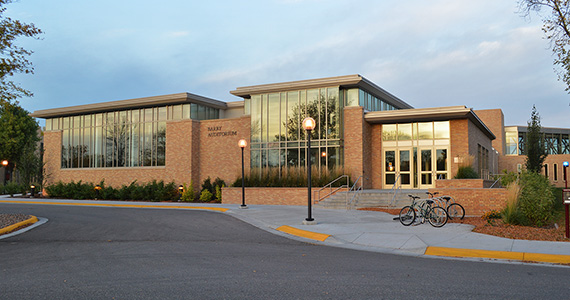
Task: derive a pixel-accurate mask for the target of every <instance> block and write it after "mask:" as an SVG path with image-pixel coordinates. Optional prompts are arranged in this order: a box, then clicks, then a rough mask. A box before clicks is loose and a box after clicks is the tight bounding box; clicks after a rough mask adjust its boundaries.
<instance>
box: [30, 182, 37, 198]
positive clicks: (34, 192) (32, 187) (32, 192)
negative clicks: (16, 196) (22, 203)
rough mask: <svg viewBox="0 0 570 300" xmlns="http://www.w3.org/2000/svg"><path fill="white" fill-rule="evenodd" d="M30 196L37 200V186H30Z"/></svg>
mask: <svg viewBox="0 0 570 300" xmlns="http://www.w3.org/2000/svg"><path fill="white" fill-rule="evenodd" d="M30 196H31V197H32V198H35V197H36V186H35V185H33V184H32V185H30Z"/></svg>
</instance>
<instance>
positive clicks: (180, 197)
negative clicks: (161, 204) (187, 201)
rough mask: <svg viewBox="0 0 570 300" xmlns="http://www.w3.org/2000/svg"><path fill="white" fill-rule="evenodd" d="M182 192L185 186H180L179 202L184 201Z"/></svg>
mask: <svg viewBox="0 0 570 300" xmlns="http://www.w3.org/2000/svg"><path fill="white" fill-rule="evenodd" d="M182 193H184V186H183V185H179V186H178V202H180V201H182Z"/></svg>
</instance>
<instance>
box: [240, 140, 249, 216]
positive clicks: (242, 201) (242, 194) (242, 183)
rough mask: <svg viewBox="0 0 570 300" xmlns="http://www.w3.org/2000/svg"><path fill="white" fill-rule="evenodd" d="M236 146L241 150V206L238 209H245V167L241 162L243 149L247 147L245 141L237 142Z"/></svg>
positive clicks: (242, 161)
mask: <svg viewBox="0 0 570 300" xmlns="http://www.w3.org/2000/svg"><path fill="white" fill-rule="evenodd" d="M238 146H239V147H240V148H241V205H240V207H239V208H247V205H245V171H244V169H245V167H244V160H243V149H245V147H246V146H247V141H246V140H244V139H241V140H239V142H238Z"/></svg>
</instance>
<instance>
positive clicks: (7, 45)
mask: <svg viewBox="0 0 570 300" xmlns="http://www.w3.org/2000/svg"><path fill="white" fill-rule="evenodd" d="M12 1H13V0H0V103H1V102H17V101H16V99H17V98H19V97H22V96H26V97H29V96H32V93H31V92H30V91H28V90H25V89H23V88H22V87H20V86H19V85H18V84H17V83H14V82H13V81H11V80H9V77H11V76H14V75H15V74H18V73H24V74H32V73H33V72H34V68H33V66H32V63H31V62H30V61H29V60H28V59H27V57H28V56H30V55H31V54H32V51H29V50H26V49H24V48H22V47H19V46H17V45H15V44H14V42H15V40H16V39H17V38H18V37H20V36H25V37H32V38H37V36H38V35H39V34H41V33H42V31H41V30H40V29H38V28H37V27H35V26H34V24H25V23H22V22H20V21H18V20H12V19H11V18H8V17H5V16H4V12H5V11H6V8H5V7H4V6H5V5H6V4H9V3H12Z"/></svg>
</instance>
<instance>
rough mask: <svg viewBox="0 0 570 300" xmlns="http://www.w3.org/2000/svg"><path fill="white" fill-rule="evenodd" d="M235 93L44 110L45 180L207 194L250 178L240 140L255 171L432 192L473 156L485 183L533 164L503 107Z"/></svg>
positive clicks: (349, 86) (299, 85)
mask: <svg viewBox="0 0 570 300" xmlns="http://www.w3.org/2000/svg"><path fill="white" fill-rule="evenodd" d="M230 93H231V94H233V95H235V96H238V97H240V98H242V99H243V100H242V101H235V102H227V103H226V102H223V101H218V100H215V99H211V98H206V97H202V96H198V95H193V94H190V93H181V94H173V95H164V96H156V97H147V98H138V99H130V100H122V101H113V102H102V103H95V104H89V105H80V106H73V107H64V108H55V109H47V110H40V111H36V112H34V113H33V114H32V116H33V117H37V118H44V119H46V128H45V132H44V145H45V155H44V160H45V164H46V169H47V182H48V184H49V183H54V182H58V181H64V182H69V181H72V180H74V181H79V180H82V181H84V182H94V183H98V182H100V181H101V180H104V181H105V183H106V184H107V185H111V186H120V185H123V184H130V183H131V182H133V181H134V180H137V182H148V181H151V180H164V181H165V182H171V181H173V182H175V183H176V184H177V185H178V184H183V183H189V182H190V181H193V182H194V185H195V187H196V188H197V187H198V186H199V184H200V183H201V182H202V181H203V180H204V179H205V178H207V177H211V178H215V177H220V178H222V179H224V180H225V181H226V182H230V183H231V182H233V181H234V180H235V179H236V178H237V177H238V176H240V175H241V151H240V149H239V148H238V146H237V144H238V140H240V139H242V138H243V139H246V140H247V141H248V145H247V148H246V149H245V165H246V169H247V170H251V169H254V168H280V169H282V168H288V167H298V168H304V167H305V166H306V164H307V158H309V159H311V163H312V164H313V166H316V167H317V168H318V169H319V170H322V169H332V168H337V167H342V168H344V170H345V171H346V172H347V173H349V174H350V176H351V177H352V178H357V177H358V176H363V177H362V178H363V183H364V187H365V188H369V189H390V188H392V186H394V185H399V186H401V187H402V188H409V189H428V188H434V187H435V181H436V180H437V179H449V178H453V176H454V175H455V173H456V172H457V169H458V166H459V165H460V164H461V163H463V162H464V161H466V159H468V157H470V156H471V157H473V158H474V162H473V166H474V168H475V169H476V170H477V171H478V172H479V174H481V176H482V177H487V176H488V175H489V174H496V173H498V172H499V171H500V170H502V169H508V170H513V169H515V170H516V166H517V164H520V161H521V159H523V160H524V158H523V156H521V154H523V153H519V152H516V153H514V154H513V153H512V152H509V149H511V148H509V147H512V143H511V142H512V139H510V137H511V134H510V133H509V132H512V128H511V127H507V128H505V126H504V121H503V119H504V118H503V114H502V111H501V110H500V109H494V110H477V111H475V110H473V109H470V108H466V107H465V106H452V107H435V108H419V109H415V108H413V107H412V106H411V105H409V104H407V103H406V102H404V101H402V100H400V99H398V98H397V97H395V96H394V95H392V94H390V93H388V92H387V91H385V90H383V89H382V88H380V87H378V86H377V85H375V84H374V83H372V82H371V81H369V80H367V79H366V78H364V77H362V76H360V75H349V76H339V77H331V78H321V79H313V80H302V81H294V82H285V83H276V84H265V85H257V86H248V87H239V88H237V89H235V90H234V91H231V92H230ZM306 116H311V117H313V118H314V119H315V120H316V122H317V127H316V128H315V130H313V132H312V135H311V140H312V143H311V147H312V151H311V153H306V152H307V151H306V142H305V141H306V133H305V132H304V130H303V129H302V127H301V121H302V119H303V118H304V117H306ZM516 129H517V132H523V131H524V128H523V127H516ZM509 130H510V131H509ZM557 132H558V136H557V138H558V139H559V140H558V141H557V144H556V147H557V148H556V149H557V150H556V151H557V153H556V155H551V156H549V159H552V162H550V161H547V164H548V171H547V173H548V172H550V173H548V174H551V175H550V177H551V178H552V179H553V182H554V183H557V184H560V178H561V176H562V175H561V174H562V173H561V172H562V169H561V168H562V161H563V160H570V147H568V133H569V132H570V130H563V129H561V130H559V131H557ZM517 141H518V139H517ZM517 149H518V148H517ZM553 149H554V148H553ZM555 172H556V173H555Z"/></svg>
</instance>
